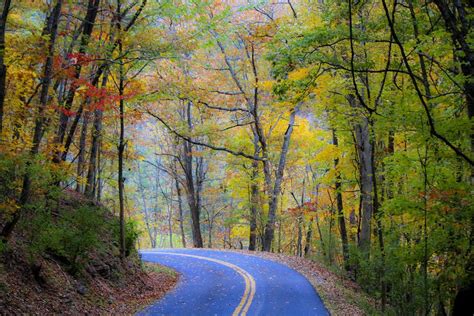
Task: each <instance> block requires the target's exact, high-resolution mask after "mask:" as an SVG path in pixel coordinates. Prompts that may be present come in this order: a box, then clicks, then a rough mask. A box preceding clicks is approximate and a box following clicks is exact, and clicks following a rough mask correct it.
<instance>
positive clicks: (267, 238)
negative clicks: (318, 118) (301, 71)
mask: <svg viewBox="0 0 474 316" xmlns="http://www.w3.org/2000/svg"><path fill="white" fill-rule="evenodd" d="M297 112H298V106H296V107H295V108H294V109H293V110H292V112H291V114H290V120H289V123H288V128H287V130H286V132H285V136H284V138H283V144H282V147H281V151H280V161H279V163H278V169H277V172H276V177H275V183H274V186H273V190H272V192H271V195H270V197H269V198H270V201H269V204H268V220H267V224H266V225H265V232H264V241H263V250H264V251H270V249H271V246H272V241H273V236H274V231H275V219H276V209H277V205H278V196H279V195H280V192H281V184H282V181H283V172H284V170H285V164H286V156H287V154H288V149H289V147H290V139H291V134H292V133H293V125H294V124H295V117H296V113H297ZM267 168H268V167H267ZM267 168H265V169H267ZM268 172H269V170H267V171H266V173H268ZM268 176H269V175H268V174H267V177H268Z"/></svg>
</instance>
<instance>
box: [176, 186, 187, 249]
mask: <svg viewBox="0 0 474 316" xmlns="http://www.w3.org/2000/svg"><path fill="white" fill-rule="evenodd" d="M174 183H175V186H176V194H177V195H178V212H179V230H180V232H181V243H182V244H183V248H186V235H185V234H184V217H183V202H182V197H181V196H182V194H181V186H180V185H179V182H178V180H177V179H174Z"/></svg>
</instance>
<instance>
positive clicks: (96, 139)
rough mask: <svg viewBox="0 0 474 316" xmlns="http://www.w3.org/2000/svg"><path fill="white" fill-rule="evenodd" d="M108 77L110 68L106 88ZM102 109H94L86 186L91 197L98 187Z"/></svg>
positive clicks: (87, 194) (104, 82)
mask: <svg viewBox="0 0 474 316" xmlns="http://www.w3.org/2000/svg"><path fill="white" fill-rule="evenodd" d="M107 79H108V70H106V71H105V72H104V77H103V78H102V83H101V87H102V88H105V87H106V86H107ZM103 115H104V114H103V111H102V109H96V110H95V111H94V123H93V126H92V139H91V147H90V156H89V168H88V171H87V182H86V188H85V194H86V196H87V197H89V198H93V197H94V196H95V189H96V174H97V170H98V164H97V158H98V155H99V144H100V141H101V138H102V117H103Z"/></svg>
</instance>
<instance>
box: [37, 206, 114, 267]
mask: <svg viewBox="0 0 474 316" xmlns="http://www.w3.org/2000/svg"><path fill="white" fill-rule="evenodd" d="M107 226H108V225H107V224H106V222H105V221H104V211H103V210H102V209H100V208H98V207H92V206H82V207H79V208H78V209H74V210H67V211H64V212H61V214H60V216H59V218H57V219H53V218H52V216H51V213H50V212H49V211H48V210H47V208H44V207H42V208H41V207H37V208H36V211H35V214H34V219H33V221H32V222H31V229H30V232H31V235H30V238H31V244H30V247H29V250H30V254H31V256H32V258H34V256H36V255H42V254H43V253H50V254H52V255H54V256H56V257H58V258H61V259H62V260H63V261H65V263H66V264H68V265H69V268H70V270H71V272H72V273H77V272H79V271H80V270H81V269H82V268H83V266H84V264H85V262H86V261H87V259H88V253H89V251H90V250H93V249H100V248H102V247H104V244H103V243H104V242H105V241H103V240H101V236H102V235H103V234H104V231H105V230H106V229H107Z"/></svg>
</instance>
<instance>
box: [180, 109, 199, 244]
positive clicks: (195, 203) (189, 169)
mask: <svg viewBox="0 0 474 316" xmlns="http://www.w3.org/2000/svg"><path fill="white" fill-rule="evenodd" d="M191 107H192V103H191V102H188V104H187V108H186V114H185V115H186V120H187V124H188V128H189V130H191V129H192V113H191V110H192V108H191ZM182 159H183V161H184V166H183V167H184V170H183V171H184V174H185V178H186V181H185V182H186V193H187V194H186V196H187V200H188V205H189V210H190V212H191V230H192V233H193V246H194V247H195V248H202V247H203V241H202V235H201V224H200V216H201V205H200V198H199V188H198V187H197V185H196V184H197V183H198V182H199V181H196V183H195V176H194V173H193V170H194V169H193V153H192V144H191V143H190V142H188V141H184V142H183V157H182ZM196 168H197V166H196Z"/></svg>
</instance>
